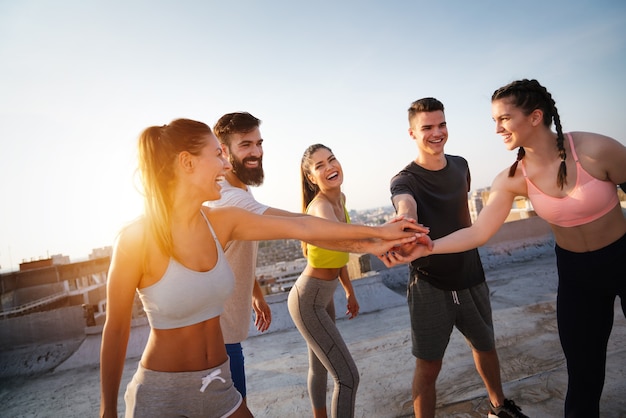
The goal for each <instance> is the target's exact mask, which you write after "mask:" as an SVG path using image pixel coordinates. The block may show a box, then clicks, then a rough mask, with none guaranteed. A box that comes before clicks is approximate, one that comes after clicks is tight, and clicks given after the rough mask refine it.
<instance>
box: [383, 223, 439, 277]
mask: <svg viewBox="0 0 626 418" xmlns="http://www.w3.org/2000/svg"><path fill="white" fill-rule="evenodd" d="M401 219H402V217H397V218H394V219H392V220H390V221H389V223H393V222H397V221H398V220H401ZM407 220H408V219H407ZM413 222H415V221H414V220H413ZM416 225H419V226H420V227H421V229H420V231H421V233H416V234H415V239H414V240H412V241H410V242H404V243H402V244H399V245H396V246H394V247H392V248H390V249H389V250H387V251H385V252H384V253H381V254H380V255H377V257H378V259H380V260H381V261H382V262H383V263H384V264H385V266H387V267H388V268H390V267H394V266H397V265H398V264H406V263H410V262H411V261H413V260H416V259H418V258H420V257H424V256H426V255H429V254H430V253H431V251H432V250H433V248H434V244H433V241H432V239H430V237H429V236H428V235H427V234H428V232H429V229H428V227H424V226H423V225H421V224H417V223H416Z"/></svg>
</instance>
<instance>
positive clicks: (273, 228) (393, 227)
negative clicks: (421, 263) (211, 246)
mask: <svg viewBox="0 0 626 418" xmlns="http://www.w3.org/2000/svg"><path fill="white" fill-rule="evenodd" d="M203 210H204V211H207V212H208V215H209V217H210V220H211V225H213V228H214V230H215V232H216V234H217V236H218V238H219V239H220V242H221V243H222V245H225V244H226V243H227V242H228V241H232V240H247V241H261V240H275V239H297V240H301V241H305V242H317V241H322V242H327V241H328V242H331V241H339V242H344V241H352V240H361V241H362V242H361V243H359V244H358V245H355V246H353V247H351V248H346V247H340V248H337V250H340V251H347V252H350V251H352V250H355V249H356V250H366V251H365V252H370V250H372V251H373V250H376V251H375V252H374V253H377V254H378V253H380V252H381V251H382V249H385V251H386V250H388V249H391V248H392V247H393V246H394V245H398V244H401V243H405V242H411V241H414V240H415V239H416V234H422V233H424V232H425V231H427V228H424V227H423V226H420V225H417V224H416V223H415V222H414V221H410V220H406V219H402V220H399V221H396V222H392V223H387V224H384V225H380V226H368V225H358V224H345V223H343V222H337V221H331V220H328V219H323V218H318V217H317V216H298V217H285V216H271V215H255V214H253V213H250V212H247V211H245V210H242V209H239V208H236V207H221V208H211V209H209V208H203ZM378 241H383V242H384V243H383V244H381V243H379V242H378ZM381 247H384V248H381ZM355 252H357V251H355ZM358 252H361V251H358Z"/></svg>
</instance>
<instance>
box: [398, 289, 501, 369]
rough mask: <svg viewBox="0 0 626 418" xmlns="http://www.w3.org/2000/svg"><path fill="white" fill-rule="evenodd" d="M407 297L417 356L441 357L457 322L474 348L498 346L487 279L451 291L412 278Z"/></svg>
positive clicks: (486, 348) (414, 351)
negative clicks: (467, 287) (469, 286)
mask: <svg viewBox="0 0 626 418" xmlns="http://www.w3.org/2000/svg"><path fill="white" fill-rule="evenodd" d="M407 301H408V304H409V313H410V315H411V338H412V341H413V349H412V352H413V355H414V356H415V357H417V358H419V359H422V360H441V359H442V358H443V355H444V352H445V351H446V347H447V346H448V342H449V341H450V335H451V334H452V329H453V328H454V327H455V326H456V327H457V329H458V330H459V331H460V332H461V334H463V336H464V337H465V339H466V340H467V342H468V344H469V345H470V346H471V347H472V348H473V349H475V350H478V351H489V350H492V349H493V348H494V347H495V341H494V334H493V321H492V318H491V303H490V301H489V287H488V286H487V283H486V282H483V283H480V284H477V285H476V286H473V287H471V288H469V289H463V290H457V291H450V290H441V289H437V288H436V287H434V286H432V285H431V284H429V283H428V282H426V281H425V280H418V279H417V278H413V280H412V281H411V283H410V284H409V286H408V290H407Z"/></svg>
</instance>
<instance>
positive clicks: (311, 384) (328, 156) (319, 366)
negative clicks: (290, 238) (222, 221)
mask: <svg viewBox="0 0 626 418" xmlns="http://www.w3.org/2000/svg"><path fill="white" fill-rule="evenodd" d="M300 175H301V178H302V209H303V212H305V213H307V214H309V215H312V216H316V217H320V218H326V219H329V220H333V221H337V222H342V223H350V217H349V216H348V211H347V210H346V207H345V196H344V194H343V193H342V191H341V184H342V183H343V171H342V169H341V164H339V161H337V159H336V158H335V156H334V154H333V152H332V151H331V150H330V148H328V147H326V146H324V145H321V144H315V145H311V146H310V147H309V148H307V150H306V151H305V152H304V155H303V157H302V164H301V166H300ZM302 245H303V252H304V255H305V257H307V265H306V267H305V269H304V271H303V272H302V274H301V275H300V277H299V278H298V280H297V281H296V283H295V284H294V286H293V287H292V289H291V291H290V292H289V299H288V307H289V313H290V315H291V318H292V319H293V321H294V323H295V324H296V327H297V328H298V330H299V331H300V333H301V334H302V336H303V337H304V339H305V340H306V342H307V346H308V349H309V372H308V390H309V397H310V399H311V406H312V408H313V416H314V417H315V418H318V417H326V416H327V411H326V385H327V377H328V372H330V374H331V376H332V378H333V380H334V383H335V387H334V391H333V397H332V405H331V416H332V417H353V416H354V404H355V399H356V390H357V386H358V384H359V372H358V370H357V367H356V364H355V363H354V360H353V359H352V355H351V354H350V352H349V350H348V347H347V346H346V344H345V342H344V341H343V338H342V337H341V334H340V333H339V330H338V329H337V327H336V326H335V306H334V302H333V297H334V294H335V289H336V288H337V283H338V282H341V285H342V286H343V288H344V291H345V292H346V299H347V301H348V304H347V311H346V315H348V317H349V319H352V318H354V317H356V316H357V315H358V313H359V303H358V302H357V300H356V296H355V294H354V289H353V287H352V283H351V282H350V277H349V275H348V267H347V263H348V258H349V254H348V253H345V252H340V251H331V250H326V249H323V248H320V247H316V246H314V245H311V244H305V243H303V244H302Z"/></svg>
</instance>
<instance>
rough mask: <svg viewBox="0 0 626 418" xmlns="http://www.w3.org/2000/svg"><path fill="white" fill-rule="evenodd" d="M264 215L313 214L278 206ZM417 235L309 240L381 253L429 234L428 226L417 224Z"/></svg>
mask: <svg viewBox="0 0 626 418" xmlns="http://www.w3.org/2000/svg"><path fill="white" fill-rule="evenodd" d="M263 215H271V216H286V217H302V216H311V215H307V214H305V213H296V212H289V211H286V210H282V209H277V208H269V209H267V210H266V211H265V212H264V213H263ZM405 218H406V220H408V221H409V222H413V220H412V219H409V217H403V216H398V217H395V218H394V219H392V220H390V221H389V222H387V224H388V223H393V222H399V221H402V220H405ZM415 231H416V235H415V236H409V237H406V238H400V239H394V240H384V239H380V238H368V239H338V238H337V237H335V238H333V239H330V240H312V241H309V243H310V244H313V245H315V246H317V247H322V248H326V249H328V250H334V251H345V252H350V253H354V254H365V253H370V254H375V255H380V254H383V253H385V252H387V251H390V250H391V249H393V248H395V247H398V246H400V245H402V244H407V243H412V242H415V241H416V239H417V240H419V239H420V238H421V237H422V236H424V235H425V234H428V228H426V227H424V226H423V225H417V224H416V230H415Z"/></svg>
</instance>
